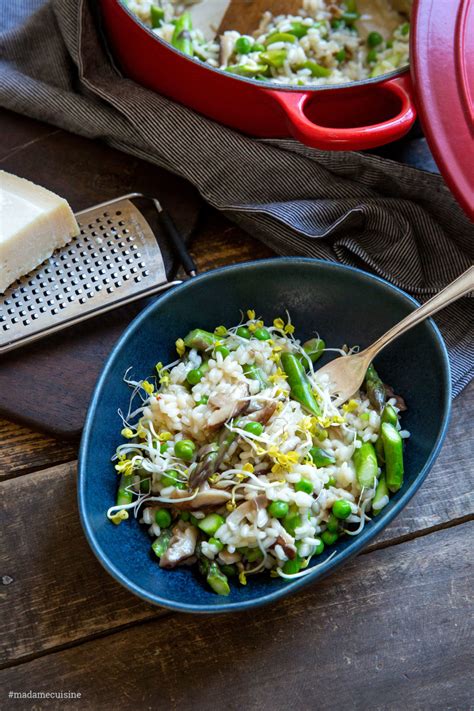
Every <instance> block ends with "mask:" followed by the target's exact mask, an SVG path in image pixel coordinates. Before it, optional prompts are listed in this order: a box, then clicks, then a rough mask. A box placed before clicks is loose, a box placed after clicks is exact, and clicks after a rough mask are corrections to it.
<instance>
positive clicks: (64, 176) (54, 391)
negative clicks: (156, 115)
mask: <svg viewBox="0 0 474 711" xmlns="http://www.w3.org/2000/svg"><path fill="white" fill-rule="evenodd" d="M3 116H4V112H3V111H0V121H1V122H2V126H3ZM8 119H10V123H9V124H8V130H7V131H6V133H4V134H3V138H2V141H0V151H2V150H3V149H5V148H6V144H7V145H8V144H9V145H11V146H12V150H11V151H10V152H9V153H8V152H7V154H6V155H5V156H4V157H3V158H0V166H1V168H2V169H3V170H6V171H9V172H11V173H15V174H17V175H20V176H21V177H23V178H27V179H30V180H33V181H35V182H37V183H39V184H40V185H43V186H44V187H46V188H49V189H50V190H53V191H54V192H56V193H58V194H59V195H63V196H64V197H65V198H66V199H67V200H69V202H70V205H71V207H72V208H73V210H75V211H77V210H81V209H84V208H87V207H90V206H92V205H95V204H97V203H99V202H103V201H105V200H110V199H112V198H116V197H118V196H120V195H123V194H125V193H129V192H135V191H136V192H142V193H148V192H149V191H150V186H152V191H153V193H154V194H155V195H156V196H157V197H158V198H159V199H160V201H161V202H162V204H163V206H164V207H165V208H166V209H167V210H168V212H169V214H170V216H171V217H172V218H173V219H174V221H175V223H176V226H177V228H178V230H179V232H180V234H181V235H182V236H183V238H184V239H185V240H186V241H188V240H189V238H190V235H191V233H193V232H194V230H195V227H196V225H197V222H198V218H199V215H200V212H201V210H202V206H203V202H202V200H201V198H200V197H199V195H198V193H197V191H196V190H195V189H194V188H193V186H192V185H190V184H189V183H187V182H186V181H184V180H183V179H181V178H179V177H178V176H175V175H173V174H171V173H169V172H167V171H165V170H163V169H162V168H159V167H157V166H154V165H152V164H151V163H148V162H146V161H143V160H139V159H137V158H132V157H131V156H126V155H125V154H123V153H121V152H120V151H118V150H115V149H113V148H111V147H110V146H106V145H104V144H102V143H100V142H98V141H92V140H90V139H87V138H84V137H80V136H75V135H73V134H71V133H67V132H66V131H53V132H51V127H47V131H46V133H45V134H44V135H42V136H41V137H40V139H39V140H36V139H37V138H38V131H41V130H42V129H41V127H40V126H39V125H38V123H37V122H34V121H33V122H32V123H31V136H32V140H31V141H30V142H29V143H28V141H27V140H26V142H25V138H26V136H27V134H28V119H24V118H23V119H21V120H20V121H19V135H17V130H16V123H15V122H14V121H13V123H12V121H11V115H10V114H7V121H8ZM25 120H26V125H25ZM64 156H67V161H66V162H65V161H64ZM142 209H143V212H144V215H145V217H146V218H147V219H148V220H149V221H150V224H151V226H152V228H153V229H155V233H156V234H157V236H158V239H159V242H160V248H161V251H162V254H163V260H164V264H165V268H166V271H167V274H168V276H170V275H174V273H175V271H176V268H177V266H178V264H177V260H176V258H175V255H174V253H173V250H172V249H171V248H170V245H169V240H168V239H167V238H166V237H165V235H164V234H163V232H162V230H160V228H159V227H158V225H157V221H156V214H155V210H154V208H153V207H152V206H151V205H148V206H144V207H143V208H142ZM146 303H147V301H146V300H145V301H144V300H142V301H141V302H140V303H134V304H130V305H128V306H124V307H122V308H120V309H115V310H114V311H113V312H110V313H108V314H105V315H104V314H103V315H101V316H100V317H98V318H97V319H91V320H89V321H87V323H85V324H79V325H76V326H74V327H71V328H69V329H68V330H67V332H60V333H58V334H55V335H52V336H49V337H48V338H45V339H42V340H41V341H38V342H35V343H34V345H32V346H25V347H23V348H21V349H19V350H18V351H14V352H12V353H7V354H4V355H2V357H1V368H0V391H1V393H2V396H1V399H0V413H1V414H2V415H3V417H5V418H7V419H10V420H15V421H18V422H23V423H24V424H26V425H27V426H29V427H33V428H35V429H42V430H45V431H47V432H52V433H53V434H55V435H56V436H57V437H68V436H69V437H71V438H74V437H77V436H78V435H79V433H80V431H81V428H82V424H83V422H84V418H85V414H86V411H87V405H88V402H89V399H90V395H91V392H92V389H93V387H94V384H95V381H96V379H97V376H98V374H99V371H100V370H101V367H102V363H103V362H104V360H105V358H106V356H107V355H108V353H109V352H110V350H111V348H112V346H113V344H114V343H115V342H116V341H117V339H118V337H119V336H120V334H121V333H122V331H123V330H124V328H125V327H126V326H127V325H128V324H129V323H130V321H131V320H132V319H133V318H135V316H136V315H137V313H138V312H139V311H140V310H141V309H142V308H143V307H144V306H145V305H146ZM25 383H28V387H25ZM52 383H54V384H55V385H56V386H57V387H52V386H51V385H52ZM64 383H67V385H68V386H67V388H64V387H63V384H64ZM58 389H59V390H60V392H61V397H58Z"/></svg>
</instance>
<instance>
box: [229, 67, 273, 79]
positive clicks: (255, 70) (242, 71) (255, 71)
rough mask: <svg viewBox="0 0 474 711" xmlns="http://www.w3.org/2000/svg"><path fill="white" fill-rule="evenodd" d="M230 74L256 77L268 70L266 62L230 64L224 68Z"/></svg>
mask: <svg viewBox="0 0 474 711" xmlns="http://www.w3.org/2000/svg"><path fill="white" fill-rule="evenodd" d="M225 70H226V72H229V73H230V74H238V75H239V76H242V77H257V76H260V75H265V74H266V73H267V71H268V65H267V64H231V65H229V66H228V67H226V68H225Z"/></svg>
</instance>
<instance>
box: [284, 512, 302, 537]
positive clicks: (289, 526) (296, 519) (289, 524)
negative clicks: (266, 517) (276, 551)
mask: <svg viewBox="0 0 474 711" xmlns="http://www.w3.org/2000/svg"><path fill="white" fill-rule="evenodd" d="M299 526H301V516H300V515H299V514H297V513H291V512H290V513H288V514H287V515H286V516H285V518H284V519H283V527H284V528H285V530H287V531H288V533H289V534H290V536H294V535H295V531H296V529H297V528H299Z"/></svg>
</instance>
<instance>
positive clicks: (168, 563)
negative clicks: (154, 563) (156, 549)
mask: <svg viewBox="0 0 474 711" xmlns="http://www.w3.org/2000/svg"><path fill="white" fill-rule="evenodd" d="M172 534H173V535H172V536H171V540H170V543H169V546H168V550H167V551H166V553H164V555H162V556H161V558H160V568H176V566H177V565H182V564H184V563H185V562H186V561H187V560H188V559H189V558H191V557H192V556H193V555H194V551H195V549H196V543H197V537H198V530H197V528H196V527H195V526H192V525H191V524H190V523H186V522H185V521H179V522H178V523H177V524H176V526H174V528H173V530H172Z"/></svg>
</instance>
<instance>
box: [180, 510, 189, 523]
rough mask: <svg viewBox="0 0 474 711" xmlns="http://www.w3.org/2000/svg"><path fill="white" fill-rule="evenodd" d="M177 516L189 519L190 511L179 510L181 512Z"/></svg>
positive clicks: (184, 519) (183, 519) (185, 519)
mask: <svg viewBox="0 0 474 711" xmlns="http://www.w3.org/2000/svg"><path fill="white" fill-rule="evenodd" d="M179 517H180V519H181V521H189V519H190V513H189V511H181V514H180V516H179Z"/></svg>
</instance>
